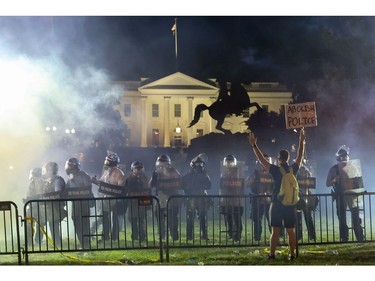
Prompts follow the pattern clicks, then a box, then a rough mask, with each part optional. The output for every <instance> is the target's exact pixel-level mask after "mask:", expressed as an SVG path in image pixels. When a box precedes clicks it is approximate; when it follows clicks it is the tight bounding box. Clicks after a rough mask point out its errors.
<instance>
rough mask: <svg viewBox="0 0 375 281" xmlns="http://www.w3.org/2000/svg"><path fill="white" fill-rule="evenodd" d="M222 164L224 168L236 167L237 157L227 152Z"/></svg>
mask: <svg viewBox="0 0 375 281" xmlns="http://www.w3.org/2000/svg"><path fill="white" fill-rule="evenodd" d="M223 166H224V167H226V168H235V167H237V159H236V157H234V156H233V155H231V154H229V155H227V156H225V157H224V160H223Z"/></svg>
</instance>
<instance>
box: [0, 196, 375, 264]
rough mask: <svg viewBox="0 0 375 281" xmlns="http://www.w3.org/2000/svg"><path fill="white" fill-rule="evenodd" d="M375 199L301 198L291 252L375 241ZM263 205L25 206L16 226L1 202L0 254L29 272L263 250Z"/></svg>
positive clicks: (75, 202)
mask: <svg viewBox="0 0 375 281" xmlns="http://www.w3.org/2000/svg"><path fill="white" fill-rule="evenodd" d="M374 194H375V193H373V192H365V193H358V194H355V195H353V194H344V195H342V196H334V195H332V194H315V195H309V196H305V197H303V199H304V201H303V202H304V204H301V205H300V206H299V208H298V209H299V210H297V211H296V218H297V224H296V233H297V238H298V245H300V246H301V245H309V244H334V243H354V242H372V241H374V223H373V214H372V210H373V207H374V206H373V204H374V203H373V201H374V200H373V196H374ZM269 205H270V197H269V196H266V195H259V196H249V195H246V196H245V195H244V196H220V195H205V196H184V195H177V196H172V197H170V198H169V200H168V202H167V208H166V209H160V204H159V200H158V198H157V197H154V196H146V197H145V196H139V197H119V198H95V199H71V200H60V199H59V200H30V201H28V202H26V203H25V205H24V211H23V213H24V214H23V218H22V219H21V223H19V220H18V211H17V206H16V205H15V204H14V203H12V202H0V214H1V218H0V227H1V228H0V254H7V255H11V254H13V255H17V257H18V262H19V264H21V254H24V257H25V263H26V264H29V257H30V255H32V254H40V253H56V252H90V251H108V250H112V251H113V250H143V249H154V250H157V251H158V254H159V257H160V261H161V262H163V261H164V252H165V254H166V261H169V260H170V251H172V250H174V249H179V248H180V249H181V248H202V247H205V248H210V247H251V246H268V245H269V243H270V241H269V238H270V231H271V228H270V226H269V221H268V212H269ZM338 214H340V220H339V218H338ZM22 228H23V229H22ZM22 234H23V235H22ZM21 241H22V242H21ZM280 244H281V245H287V237H286V234H285V233H284V232H283V231H282V236H281V238H280Z"/></svg>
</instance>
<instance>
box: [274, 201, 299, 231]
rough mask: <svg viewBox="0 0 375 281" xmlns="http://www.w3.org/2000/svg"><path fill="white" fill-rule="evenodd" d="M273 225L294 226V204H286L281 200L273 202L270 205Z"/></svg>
mask: <svg viewBox="0 0 375 281" xmlns="http://www.w3.org/2000/svg"><path fill="white" fill-rule="evenodd" d="M269 214H270V220H271V226H273V227H281V226H282V225H283V221H284V226H285V228H294V224H295V208H294V206H284V205H282V204H281V203H280V202H272V203H271V207H270V211H269Z"/></svg>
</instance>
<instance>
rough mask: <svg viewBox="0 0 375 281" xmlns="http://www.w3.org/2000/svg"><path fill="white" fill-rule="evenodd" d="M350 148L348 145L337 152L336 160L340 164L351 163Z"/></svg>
mask: <svg viewBox="0 0 375 281" xmlns="http://www.w3.org/2000/svg"><path fill="white" fill-rule="evenodd" d="M349 152H350V148H349V147H348V146H347V145H342V146H340V147H339V149H338V150H337V152H336V160H337V161H339V162H346V161H349Z"/></svg>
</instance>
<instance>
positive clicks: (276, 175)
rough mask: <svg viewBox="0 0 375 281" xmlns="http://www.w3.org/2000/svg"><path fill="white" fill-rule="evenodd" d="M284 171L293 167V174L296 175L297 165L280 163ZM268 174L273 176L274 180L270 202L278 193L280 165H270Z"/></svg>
mask: <svg viewBox="0 0 375 281" xmlns="http://www.w3.org/2000/svg"><path fill="white" fill-rule="evenodd" d="M282 166H283V167H284V169H285V171H286V172H288V171H289V168H292V169H293V174H294V175H297V173H298V170H299V167H298V165H297V163H293V164H292V165H291V166H288V165H286V164H283V165H282ZM269 172H270V174H271V175H272V177H273V180H274V182H275V184H274V187H273V190H272V202H275V201H277V200H278V199H277V194H279V191H280V186H281V180H282V178H283V175H282V174H281V171H280V167H279V166H276V165H271V167H270V169H269Z"/></svg>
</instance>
